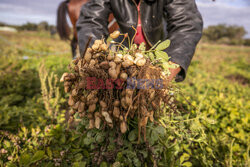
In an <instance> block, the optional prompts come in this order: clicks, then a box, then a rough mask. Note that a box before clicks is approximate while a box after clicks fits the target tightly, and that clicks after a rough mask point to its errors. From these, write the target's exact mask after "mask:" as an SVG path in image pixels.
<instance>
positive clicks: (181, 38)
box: [77, 0, 203, 81]
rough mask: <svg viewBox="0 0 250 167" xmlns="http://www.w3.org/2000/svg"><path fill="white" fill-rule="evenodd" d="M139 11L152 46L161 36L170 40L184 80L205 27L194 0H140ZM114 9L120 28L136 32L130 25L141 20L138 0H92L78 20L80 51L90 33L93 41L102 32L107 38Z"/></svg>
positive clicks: (130, 32)
mask: <svg viewBox="0 0 250 167" xmlns="http://www.w3.org/2000/svg"><path fill="white" fill-rule="evenodd" d="M140 11H141V21H142V28H143V31H144V34H145V38H146V40H147V42H148V43H149V45H151V46H152V45H154V44H155V43H156V42H158V41H159V40H165V39H166V38H168V39H170V40H171V45H170V47H169V48H168V49H167V50H166V52H167V53H168V55H169V56H170V57H171V59H170V60H171V61H172V62H175V63H177V64H179V65H180V66H181V68H182V70H181V72H180V73H179V74H178V75H177V78H176V81H182V80H184V79H185V76H186V72H187V69H188V66H189V65H190V62H191V59H192V57H193V54H194V51H195V48H196V45H197V43H198V42H199V40H200V38H201V35H202V28H203V21H202V18H201V15H200V13H199V11H198V9H197V7H196V4H195V0H141V6H140ZM111 12H112V13H113V14H114V16H115V18H116V20H117V23H118V24H119V27H120V30H121V31H122V32H123V33H126V32H128V34H129V36H130V37H132V36H133V35H134V30H133V29H132V28H131V26H134V27H136V26H137V21H138V12H137V8H136V2H135V0H90V2H88V3H86V4H85V5H84V6H83V7H82V10H81V14H80V17H79V19H78V22H77V31H78V42H79V46H80V53H82V52H83V51H84V50H85V45H86V42H87V40H88V37H89V36H92V37H93V39H92V42H93V40H95V39H100V38H101V37H102V36H104V37H105V38H107V36H108V17H109V14H110V13H111ZM163 22H165V23H166V24H164V23H163ZM164 29H165V30H164ZM164 32H167V35H165V36H164ZM165 34H166V33H165Z"/></svg>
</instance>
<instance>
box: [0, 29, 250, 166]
mask: <svg viewBox="0 0 250 167" xmlns="http://www.w3.org/2000/svg"><path fill="white" fill-rule="evenodd" d="M70 60H71V53H70V45H69V42H65V41H60V40H59V38H58V37H53V38H52V37H50V36H49V35H48V34H47V33H43V32H39V33H34V32H18V33H16V34H13V33H3V32H0V77H1V79H0V88H1V89H0V166H38V165H39V166H72V165H73V166H88V165H90V164H91V163H92V158H93V157H94V155H93V152H92V150H93V148H94V146H95V145H94V144H91V143H94V142H93V141H91V140H90V139H92V138H95V140H96V141H95V142H98V140H97V138H98V136H95V134H93V133H94V132H95V131H93V132H91V133H92V134H90V135H89V133H88V134H87V135H86V134H83V133H81V132H82V131H83V129H84V127H82V126H83V125H84V124H82V126H80V125H76V127H77V128H76V129H69V127H67V125H66V124H65V123H64V120H65V117H64V114H65V112H66V110H67V105H66V104H67V103H66V98H67V95H66V94H64V93H63V85H62V84H61V83H58V82H57V80H56V78H57V77H56V76H58V77H60V76H61V75H62V73H63V72H64V71H66V70H67V65H68V64H69V63H70ZM43 65H44V66H43ZM249 71H250V47H243V46H226V45H216V44H206V43H202V42H201V43H200V44H199V45H198V47H197V51H196V54H195V56H194V58H193V61H192V64H191V65H190V68H189V71H188V75H187V78H186V80H185V81H184V82H182V83H177V87H179V89H180V92H181V94H182V95H180V94H179V95H177V98H178V99H179V100H180V101H181V103H182V104H183V106H184V108H185V110H186V113H185V114H184V115H185V119H183V118H180V119H179V118H176V119H174V120H169V122H168V124H166V127H167V128H166V129H165V131H166V133H167V135H165V136H163V137H162V136H160V134H161V132H159V135H157V136H159V137H157V138H156V139H154V138H153V137H154V135H153V133H154V132H153V131H152V132H150V134H152V136H149V138H150V137H152V139H151V138H150V140H151V141H152V140H154V141H156V143H152V145H154V146H155V150H157V148H158V149H159V151H158V152H157V155H159V156H161V158H159V159H157V164H158V166H250V158H249V144H250V137H249V136H250V134H249V132H250V98H249V97H250V96H249V92H250V87H249V83H250V73H249ZM42 91H43V96H42V94H41V92H42ZM46 92H47V93H46ZM44 104H45V105H44ZM178 121H179V122H178ZM152 126H153V125H152ZM182 128H183V129H182ZM165 131H164V132H165ZM195 133H197V135H196V134H195ZM97 134H101V133H99V132H98V133H97ZM129 136H130V138H129V141H131V142H132V141H133V139H131V134H130V135H129ZM99 138H105V137H104V136H101V137H100V136H99ZM125 138H126V137H125ZM93 140H94V139H93ZM100 143H102V141H100ZM159 143H160V144H163V146H164V147H163V146H162V145H160V144H159ZM128 148H130V145H129V144H128ZM110 149H112V148H110ZM113 149H114V148H113ZM142 150H143V149H142ZM136 155H137V156H138V153H137V152H136V151H135V150H133V148H130V149H127V150H125V151H124V148H123V152H119V153H118V154H117V156H116V159H115V160H114V161H113V162H115V161H116V162H117V163H115V164H113V166H115V165H117V166H119V165H120V166H146V165H145V163H143V162H140V158H136ZM141 155H143V156H144V158H145V159H146V158H147V156H148V157H150V156H149V155H148V153H145V152H142V153H141ZM100 161H101V166H108V165H110V164H108V163H106V160H105V159H102V160H100ZM118 162H119V163H118ZM149 164H150V163H149ZM148 166H150V165H148Z"/></svg>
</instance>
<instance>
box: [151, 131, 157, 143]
mask: <svg viewBox="0 0 250 167" xmlns="http://www.w3.org/2000/svg"><path fill="white" fill-rule="evenodd" d="M158 138H159V136H158V133H156V131H154V130H153V131H152V132H151V135H150V139H151V140H152V142H153V143H154V142H155V141H157V140H158Z"/></svg>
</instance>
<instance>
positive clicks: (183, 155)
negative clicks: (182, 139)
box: [180, 153, 190, 164]
mask: <svg viewBox="0 0 250 167" xmlns="http://www.w3.org/2000/svg"><path fill="white" fill-rule="evenodd" d="M189 157H190V156H189V155H188V154H187V153H184V154H182V156H181V158H180V163H181V164H182V163H183V162H184V161H186V160H188V159H189Z"/></svg>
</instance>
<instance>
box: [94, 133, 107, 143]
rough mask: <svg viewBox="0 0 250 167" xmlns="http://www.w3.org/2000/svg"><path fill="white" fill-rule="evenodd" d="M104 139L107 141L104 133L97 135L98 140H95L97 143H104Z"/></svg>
mask: <svg viewBox="0 0 250 167" xmlns="http://www.w3.org/2000/svg"><path fill="white" fill-rule="evenodd" d="M104 139H105V136H104V135H103V134H102V133H97V135H96V138H95V140H96V142H97V143H102V142H103V141H104Z"/></svg>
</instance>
